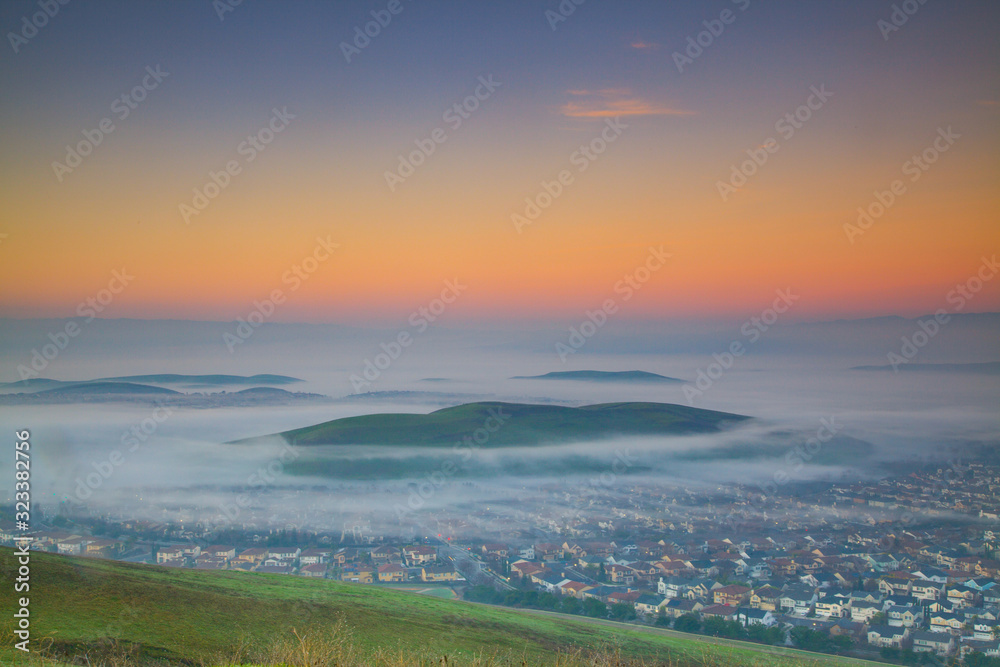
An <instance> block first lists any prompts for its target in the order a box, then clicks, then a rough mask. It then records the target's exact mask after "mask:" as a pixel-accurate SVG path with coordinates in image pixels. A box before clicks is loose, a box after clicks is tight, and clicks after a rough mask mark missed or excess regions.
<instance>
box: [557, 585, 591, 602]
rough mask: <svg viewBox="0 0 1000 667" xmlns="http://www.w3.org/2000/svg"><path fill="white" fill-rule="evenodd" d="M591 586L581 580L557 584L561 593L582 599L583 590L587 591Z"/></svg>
mask: <svg viewBox="0 0 1000 667" xmlns="http://www.w3.org/2000/svg"><path fill="white" fill-rule="evenodd" d="M591 588H593V586H590V585H588V584H585V583H583V582H582V581H566V582H564V583H563V584H561V585H560V586H559V589H560V591H562V594H563V595H568V596H570V597H574V598H579V599H583V593H584V592H585V591H589V590H590V589H591Z"/></svg>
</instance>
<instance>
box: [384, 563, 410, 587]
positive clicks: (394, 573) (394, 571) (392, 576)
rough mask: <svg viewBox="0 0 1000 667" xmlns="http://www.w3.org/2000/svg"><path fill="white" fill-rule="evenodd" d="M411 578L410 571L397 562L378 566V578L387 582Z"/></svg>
mask: <svg viewBox="0 0 1000 667" xmlns="http://www.w3.org/2000/svg"><path fill="white" fill-rule="evenodd" d="M409 578H410V573H409V571H408V570H407V569H406V568H405V567H403V566H402V565H398V564H397V563H383V564H382V565H379V566H378V580H379V581H385V582H400V581H406V580H407V579H409Z"/></svg>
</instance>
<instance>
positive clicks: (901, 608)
mask: <svg viewBox="0 0 1000 667" xmlns="http://www.w3.org/2000/svg"><path fill="white" fill-rule="evenodd" d="M885 615H886V618H887V619H888V620H887V623H888V624H889V625H892V626H894V627H902V628H912V627H916V626H917V625H919V624H920V622H921V621H922V620H923V619H924V612H923V610H921V609H920V607H917V606H915V605H892V606H891V607H887V608H886V610H885Z"/></svg>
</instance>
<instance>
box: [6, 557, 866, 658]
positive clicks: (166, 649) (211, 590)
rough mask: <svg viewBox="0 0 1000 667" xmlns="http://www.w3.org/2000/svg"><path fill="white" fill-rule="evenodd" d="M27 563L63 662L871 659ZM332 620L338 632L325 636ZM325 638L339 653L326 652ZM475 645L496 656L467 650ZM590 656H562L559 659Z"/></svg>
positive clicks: (264, 583) (365, 588) (282, 583)
mask: <svg viewBox="0 0 1000 667" xmlns="http://www.w3.org/2000/svg"><path fill="white" fill-rule="evenodd" d="M16 567H17V564H16V559H15V557H14V555H13V550H12V549H10V548H0V572H4V573H6V576H5V578H6V579H7V580H8V581H11V580H12V577H11V576H10V575H11V573H13V572H14V571H15V570H16ZM30 567H31V578H30V582H31V590H30V599H31V603H30V611H31V617H30V618H31V634H32V642H33V647H34V648H35V649H36V650H37V648H38V647H39V646H44V647H46V648H47V650H46V653H47V654H48V655H54V656H57V657H58V658H59V659H60V660H61V661H65V662H70V661H72V660H73V658H74V657H75V658H76V661H77V664H84V663H83V662H82V661H84V660H86V663H85V664H91V665H100V664H111V665H121V666H125V665H130V664H136V663H146V664H149V663H153V662H158V664H159V665H161V666H163V665H165V664H174V665H180V664H186V665H228V664H250V662H251V661H255V663H256V664H279V663H283V664H288V665H302V666H303V667H304V666H305V665H310V666H316V667H318V666H319V665H325V664H339V665H361V664H365V665H373V664H382V665H398V666H402V665H417V664H479V665H483V666H486V665H500V664H504V665H508V664H509V665H522V664H526V665H535V664H555V662H556V659H557V657H558V656H564V657H565V656H566V655H570V654H572V653H573V652H574V651H605V652H616V651H617V652H620V654H621V657H622V658H626V659H642V660H646V661H647V662H645V664H649V665H652V664H670V665H674V666H675V667H685V666H687V665H715V666H718V667H723V666H725V667H736V666H739V665H760V666H762V667H763V666H765V665H767V666H769V667H785V666H791V665H802V664H812V665H815V666H816V667H822V666H826V665H847V664H863V663H860V662H858V661H848V660H842V659H839V658H828V657H825V656H818V655H813V654H807V653H802V652H798V651H789V650H786V649H779V648H769V647H763V646H755V645H752V644H743V643H737V642H723V641H717V640H713V639H711V638H702V639H697V638H693V637H689V636H685V635H680V634H677V633H672V632H669V631H661V630H654V629H652V628H637V627H632V626H622V625H611V624H607V623H601V622H588V621H585V620H582V619H578V618H568V617H563V616H550V615H538V614H529V613H526V612H520V611H516V610H509V609H503V608H499V607H489V606H484V605H475V604H471V603H465V602H459V601H453V600H443V599H440V598H435V597H431V596H421V595H417V594H414V593H407V592H401V591H394V590H391V589H388V588H382V587H378V586H372V585H358V584H342V583H339V582H334V581H328V580H314V579H307V578H304V577H295V576H288V575H264V574H253V573H244V572H206V571H199V570H192V569H176V568H167V567H162V566H152V565H133V564H127V563H120V562H114V561H104V560H93V559H87V558H70V557H65V556H57V555H53V554H43V553H39V552H32V554H31V561H30ZM14 597H15V596H14V595H3V596H0V617H2V619H3V620H2V621H0V639H2V640H3V642H2V646H0V661H2V663H3V664H29V663H28V661H27V660H25V659H24V658H23V657H22V656H21V654H20V653H19V652H17V651H15V650H14V649H12V648H11V647H12V644H13V642H12V641H10V640H11V632H12V630H13V627H14V619H13V617H12V614H13V612H14ZM293 628H294V629H295V631H296V632H297V633H298V634H299V636H304V637H306V638H307V642H306V645H307V646H308V647H309V648H310V649H311V650H312V653H311V654H310V656H308V657H304V656H303V655H302V653H301V648H302V645H300V644H299V642H298V641H297V640H296V638H295V636H294V635H293V634H292V629H293ZM333 631H336V635H335V636H334V637H333V638H332V640H330V641H327V642H321V641H319V640H320V638H321V637H323V636H324V634H326V635H329V634H330V633H331V632H333ZM241 647H242V648H241ZM321 651H330V652H333V653H336V657H339V658H340V659H338V660H337V661H336V663H333V662H332V661H326V660H324V657H325V656H324V655H323V654H322V653H321ZM476 654H486V655H488V656H494V658H493V659H491V660H485V661H479V662H475V663H473V662H472V660H471V657H472V656H474V655H476ZM84 656H85V657H84ZM123 656H125V658H127V659H123ZM443 656H448V661H447V662H443V661H442V660H441V658H442V657H443ZM345 658H349V659H345ZM522 658H523V660H524V662H522ZM39 663H40V661H38V660H37V659H36V661H35V662H34V663H33V664H36V665H37V664H39ZM582 663H583V661H582V660H566V659H564V660H563V661H562V662H561V663H560V664H563V665H565V666H567V667H568V666H569V665H576V664H582ZM589 664H612V663H611V662H602V663H594V662H591V663H589ZM614 664H622V665H624V664H632V663H625V662H615V663H614Z"/></svg>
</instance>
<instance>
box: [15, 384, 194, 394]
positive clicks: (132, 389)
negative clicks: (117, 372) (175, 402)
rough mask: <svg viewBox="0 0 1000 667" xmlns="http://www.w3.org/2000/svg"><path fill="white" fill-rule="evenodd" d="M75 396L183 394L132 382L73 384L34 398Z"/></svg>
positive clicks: (42, 392) (52, 389)
mask: <svg viewBox="0 0 1000 667" xmlns="http://www.w3.org/2000/svg"><path fill="white" fill-rule="evenodd" d="M75 394H160V395H173V396H182V395H183V394H182V393H181V392H179V391H174V390H173V389H167V388H166V387H154V386H152V385H148V384H136V383H134V382H100V381H98V382H79V383H77V382H74V383H70V384H66V385H64V386H60V387H53V388H51V389H43V390H42V391H36V392H34V393H33V395H34V396H70V395H75Z"/></svg>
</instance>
